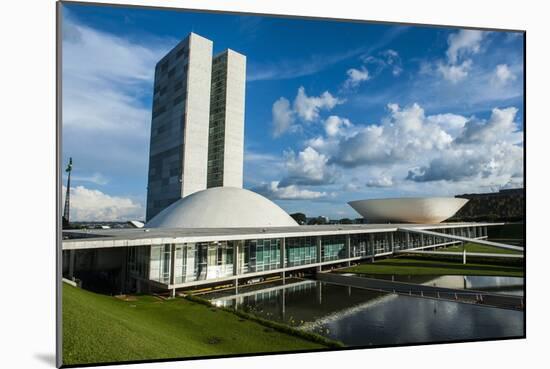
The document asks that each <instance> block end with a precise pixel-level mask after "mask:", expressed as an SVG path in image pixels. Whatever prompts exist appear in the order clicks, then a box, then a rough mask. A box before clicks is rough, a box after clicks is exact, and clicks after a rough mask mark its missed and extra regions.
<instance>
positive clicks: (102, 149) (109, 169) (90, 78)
mask: <svg viewBox="0 0 550 369" xmlns="http://www.w3.org/2000/svg"><path fill="white" fill-rule="evenodd" d="M67 14H69V15H67ZM174 44H175V40H173V39H160V38H155V37H153V36H148V35H146V34H143V35H142V36H141V37H140V38H139V39H131V38H129V37H126V36H119V35H114V34H111V33H108V32H104V31H100V30H98V29H95V28H92V27H89V26H87V25H85V24H83V23H81V22H80V21H79V20H78V19H77V18H74V17H72V15H71V14H70V13H67V12H64V18H63V49H62V50H63V56H62V57H63V81H62V94H63V96H62V98H63V100H62V114H63V115H62V118H63V122H62V125H63V130H62V134H63V137H62V140H63V156H64V158H65V159H67V158H68V157H69V156H72V157H73V158H74V159H75V169H77V168H79V169H78V170H80V171H81V173H85V174H82V178H81V179H82V181H86V182H90V183H96V184H106V178H109V179H111V182H117V181H118V180H117V178H118V179H120V178H121V177H125V178H126V180H129V181H132V182H133V183H135V184H136V185H135V187H136V188H138V187H139V188H140V190H139V191H142V192H141V194H142V195H144V192H145V184H143V185H142V181H143V178H144V173H146V172H147V160H148V152H147V150H144V148H147V147H148V145H149V134H150V122H151V111H150V109H151V106H150V96H151V95H152V89H153V86H152V85H153V77H154V69H155V63H156V61H157V60H159V59H160V58H161V57H162V55H164V53H165V52H166V51H167V50H168V49H169V48H170V47H171V46H173V45H174ZM90 173H91V174H90ZM93 173H102V176H103V178H100V177H98V176H97V175H94V174H93ZM73 174H76V173H73ZM74 178H75V180H77V179H79V178H77V177H76V176H75V177H74ZM136 191H137V190H136Z"/></svg>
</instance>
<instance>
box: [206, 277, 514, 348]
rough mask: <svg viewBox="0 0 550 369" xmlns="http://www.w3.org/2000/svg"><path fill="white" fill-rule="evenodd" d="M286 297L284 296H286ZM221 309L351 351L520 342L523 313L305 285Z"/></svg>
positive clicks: (230, 301)
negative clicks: (477, 341)
mask: <svg viewBox="0 0 550 369" xmlns="http://www.w3.org/2000/svg"><path fill="white" fill-rule="evenodd" d="M283 292H284V293H283ZM213 302H214V303H215V304H217V305H224V306H231V307H234V308H237V309H244V310H247V311H250V312H252V313H255V314H257V315H260V316H262V317H264V318H267V319H271V320H275V321H281V322H285V323H288V324H290V325H294V326H297V327H300V329H304V330H307V331H313V332H316V333H320V334H322V335H324V336H326V337H329V338H332V339H336V340H340V341H342V342H343V343H344V344H345V345H348V346H354V345H358V346H366V345H388V344H390V345H391V344H404V343H420V342H431V341H453V340H467V339H483V338H500V337H513V336H522V335H523V332H524V325H523V312H521V311H513V310H505V309H498V308H489V307H483V306H476V305H470V304H463V303H456V302H451V301H440V300H433V299H424V298H419V297H409V296H402V295H396V294H387V293H380V292H374V291H369V290H365V289H358V288H352V287H344V286H337V285H332V284H327V283H323V282H318V281H301V282H298V283H293V284H290V285H286V286H274V287H273V286H272V287H269V288H266V289H264V290H259V291H258V290H257V291H252V292H248V293H246V292H244V293H241V294H239V295H237V296H232V295H226V296H221V297H220V296H219V295H218V298H215V299H213Z"/></svg>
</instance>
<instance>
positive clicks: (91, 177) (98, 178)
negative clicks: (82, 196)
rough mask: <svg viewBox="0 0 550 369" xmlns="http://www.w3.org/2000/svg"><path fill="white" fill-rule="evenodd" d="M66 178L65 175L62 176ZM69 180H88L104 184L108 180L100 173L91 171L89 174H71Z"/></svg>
mask: <svg viewBox="0 0 550 369" xmlns="http://www.w3.org/2000/svg"><path fill="white" fill-rule="evenodd" d="M64 177H65V178H66V176H64ZM71 180H72V181H74V182H89V183H94V184H96V185H100V186H103V185H106V184H107V183H109V180H108V179H107V178H106V177H105V176H104V175H103V174H101V173H93V174H91V175H73V176H71Z"/></svg>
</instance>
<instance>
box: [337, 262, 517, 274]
mask: <svg viewBox="0 0 550 369" xmlns="http://www.w3.org/2000/svg"><path fill="white" fill-rule="evenodd" d="M339 272H340V273H359V274H394V275H494V276H513V277H523V267H522V266H520V265H495V264H485V263H470V262H468V263H467V264H466V265H463V264H461V262H458V261H444V260H433V259H428V258H420V257H419V258H416V257H399V258H389V259H382V260H378V261H375V262H374V263H365V264H359V265H356V266H352V267H349V268H345V269H341V270H339Z"/></svg>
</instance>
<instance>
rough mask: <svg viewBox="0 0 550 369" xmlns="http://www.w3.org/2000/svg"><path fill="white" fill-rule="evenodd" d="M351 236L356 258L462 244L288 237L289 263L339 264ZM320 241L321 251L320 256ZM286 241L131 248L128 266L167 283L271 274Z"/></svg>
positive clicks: (385, 236) (377, 236)
mask: <svg viewBox="0 0 550 369" xmlns="http://www.w3.org/2000/svg"><path fill="white" fill-rule="evenodd" d="M474 228H475V229H474ZM436 232H439V233H444V234H449V235H459V236H460V235H464V236H466V237H467V236H468V234H470V235H475V236H476V237H482V236H483V234H486V229H485V228H484V227H470V229H469V230H468V229H467V228H466V227H457V228H448V229H441V230H436ZM348 237H349V247H350V250H349V256H350V257H351V258H356V257H372V256H377V255H381V254H387V253H391V252H392V250H393V251H397V250H404V249H409V248H416V247H422V246H433V245H441V244H452V243H459V242H461V241H453V240H450V239H446V238H445V237H443V236H436V235H426V234H419V233H413V232H401V231H397V232H371V233H360V234H351V235H330V236H319V237H317V236H314V237H289V238H286V239H285V261H284V264H285V267H296V266H302V265H303V266H307V265H308V264H315V263H317V262H318V260H320V261H321V262H331V261H336V262H337V261H338V260H344V259H347V250H346V239H347V238H348ZM318 242H320V244H319V248H320V252H321V253H320V255H317V250H318V249H317V247H318V244H317V243H318ZM281 245H282V239H281V238H271V239H253V240H237V241H216V242H196V243H181V244H162V245H154V246H151V247H147V246H141V247H130V248H128V270H129V273H130V276H131V277H135V278H142V279H150V280H152V281H156V282H160V283H163V284H171V273H172V268H173V270H174V278H173V282H174V283H175V284H181V283H186V282H192V281H201V280H209V279H217V278H223V277H229V276H233V275H236V274H238V275H245V274H247V273H256V272H266V271H270V270H276V269H280V268H281V267H282V265H281ZM237 250H238V252H237ZM172 253H173V255H174V257H173V259H172ZM318 257H319V259H318ZM172 263H173V266H172ZM235 267H237V269H236V270H235Z"/></svg>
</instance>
